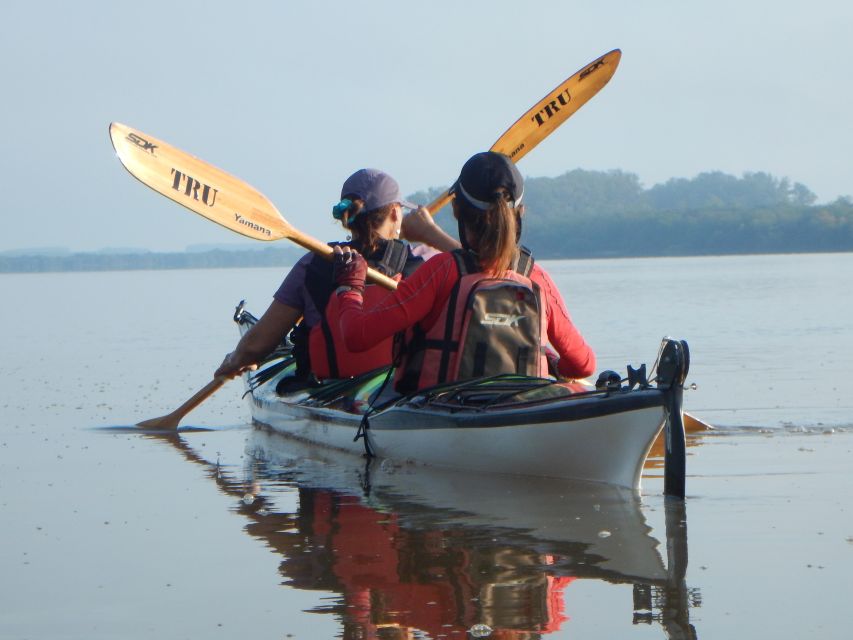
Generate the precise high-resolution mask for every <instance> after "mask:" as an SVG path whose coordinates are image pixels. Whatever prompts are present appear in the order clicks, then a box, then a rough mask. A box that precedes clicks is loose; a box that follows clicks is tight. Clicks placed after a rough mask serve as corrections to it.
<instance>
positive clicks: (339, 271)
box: [333, 245, 367, 293]
mask: <svg viewBox="0 0 853 640" xmlns="http://www.w3.org/2000/svg"><path fill="white" fill-rule="evenodd" d="M333 250H334V262H333V264H334V274H335V283H336V284H337V285H338V286H339V287H349V288H350V289H353V290H355V291H358V292H359V293H363V292H364V279H365V278H366V277H367V262H366V261H365V259H364V258H362V257H361V255H360V254H359V253H358V251H354V250H353V249H352V247H348V246H343V247H342V246H340V245H336V246H335V247H334V248H333Z"/></svg>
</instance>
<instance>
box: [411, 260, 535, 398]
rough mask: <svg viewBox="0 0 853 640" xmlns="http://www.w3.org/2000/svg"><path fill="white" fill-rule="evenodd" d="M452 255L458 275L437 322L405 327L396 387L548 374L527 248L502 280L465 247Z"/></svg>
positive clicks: (420, 386) (531, 261)
mask: <svg viewBox="0 0 853 640" xmlns="http://www.w3.org/2000/svg"><path fill="white" fill-rule="evenodd" d="M453 258H454V260H455V262H456V266H457V269H458V271H459V279H458V280H457V281H456V283H455V284H454V285H453V289H452V290H451V293H450V296H449V298H448V299H447V301H446V302H445V305H444V308H443V310H442V312H441V314H440V315H439V316H438V318H437V319H436V321H435V323H433V325H432V326H431V327H429V328H428V329H424V328H423V327H421V326H420V324H416V325H415V326H414V327H412V328H411V329H410V330H409V333H408V335H407V337H406V340H405V344H404V345H403V352H402V354H401V358H402V361H401V363H400V366H399V367H398V369H397V372H396V380H395V387H396V389H397V391H399V392H400V393H412V392H414V391H417V390H418V389H423V388H425V387H431V386H433V385H436V384H441V383H444V382H453V381H456V380H466V379H470V378H479V377H482V376H494V375H499V374H503V373H515V374H519V375H529V376H545V375H547V372H548V363H547V360H546V358H545V354H544V349H543V348H542V340H543V338H544V337H545V336H547V331H548V329H547V319H546V317H545V313H544V311H543V310H542V295H541V292H540V291H539V287H538V286H537V285H536V284H535V283H534V282H533V281H532V280H530V277H529V276H530V273H531V271H532V270H533V257H532V256H531V254H530V252H529V251H528V250H527V249H526V248H524V247H521V248H520V251H519V259H518V264H517V265H516V266H515V269H514V270H513V271H510V272H508V273H507V274H506V275H505V276H504V277H502V278H496V277H494V276H491V275H488V274H485V273H483V272H481V271H479V265H478V263H477V258H476V256H475V255H474V254H472V253H471V252H469V251H465V250H462V249H457V250H456V251H454V252H453Z"/></svg>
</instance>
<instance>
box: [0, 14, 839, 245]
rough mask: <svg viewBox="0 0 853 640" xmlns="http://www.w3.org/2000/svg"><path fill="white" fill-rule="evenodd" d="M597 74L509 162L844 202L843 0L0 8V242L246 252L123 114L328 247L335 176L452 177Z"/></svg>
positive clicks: (429, 182) (423, 184) (443, 180)
mask: <svg viewBox="0 0 853 640" xmlns="http://www.w3.org/2000/svg"><path fill="white" fill-rule="evenodd" d="M614 48H621V49H622V54H623V56H622V62H621V64H620V67H619V69H618V71H617V72H616V75H615V76H614V78H613V79H612V80H611V82H610V84H609V85H608V86H607V87H605V88H604V89H603V90H602V92H601V93H600V94H599V95H598V96H596V97H595V98H594V99H593V100H592V101H590V102H589V103H588V104H587V105H586V106H585V107H583V109H581V110H580V111H579V112H578V113H577V114H575V115H574V116H573V117H572V118H571V119H570V120H569V121H567V122H566V123H565V124H564V125H563V126H562V127H561V128H560V129H559V130H558V131H557V132H556V133H554V134H553V135H551V136H550V137H549V138H548V139H546V140H545V141H544V142H542V144H541V145H540V146H539V147H537V148H536V149H535V150H534V151H532V152H531V153H530V154H529V155H528V156H526V157H525V158H524V159H523V160H522V161H521V162H520V164H519V166H520V168H521V170H522V173H523V174H524V175H526V176H556V175H560V174H562V173H564V172H566V171H569V170H571V169H575V168H578V167H580V168H583V169H596V170H607V169H623V170H626V171H630V172H633V173H636V174H638V175H639V176H640V179H641V181H642V182H643V184H644V185H645V186H647V187H648V186H652V185H653V184H656V183H658V182H662V181H665V180H667V179H669V178H671V177H688V178H689V177H693V176H695V175H696V174H697V173H699V172H702V171H708V170H722V171H724V172H727V173H732V174H735V175H740V174H742V173H743V172H745V171H766V172H769V173H772V174H773V175H775V176H777V177H788V178H790V179H791V180H792V181H795V182H802V183H804V184H805V185H806V186H808V187H809V188H810V189H812V190H813V191H814V192H815V193H816V194H817V195H818V198H819V200H820V201H831V200H834V199H836V198H837V197H838V196H842V195H850V194H853V168H851V162H850V157H851V154H853V126H851V125H853V99H851V98H853V82H851V71H850V69H851V66H853V3H850V2H846V1H843V0H835V1H833V0H808V1H802V2H795V1H788V0H776V1H769V0H767V1H765V0H748V1H744V0H738V1H729V0H715V1H714V2H704V1H699V0H691V1H689V2H676V1H675V0H671V1H663V0H647V1H642V0H612V1H611V2H593V1H590V2H586V1H582V2H581V1H570V0H562V1H554V2H551V1H545V0H540V1H538V2H521V1H519V0H513V1H503V0H491V1H480V0H475V1H467V0H454V1H452V2H447V1H444V0H430V1H429V2H417V3H414V2H404V1H403V0H397V1H394V2H390V1H389V2H384V1H383V2H369V1H363V2H352V1H350V2H343V1H341V2H323V1H321V0H317V1H312V2H299V3H297V2H287V1H285V0H281V1H279V2H251V1H248V0H247V1H245V2H239V3H238V2H224V1H221V0H213V1H205V2H194V1H186V0H184V1H182V2H174V1H169V2H165V1H161V0H155V1H146V2H121V1H118V0H116V1H115V2H106V1H104V2H93V1H79V2H61V1H59V0H55V1H53V2H40V1H38V0H25V1H17V0H15V1H12V0H2V2H0V79H2V87H0V92H2V93H0V95H2V99H0V128H2V129H0V130H1V131H2V137H0V140H2V145H3V153H2V154H1V155H0V167H2V173H0V175H2V182H0V188H2V196H3V205H2V216H3V231H2V233H1V234H0V251H4V250H7V249H17V248H22V247H46V246H66V247H69V248H71V249H74V250H81V251H87V250H97V249H100V248H104V247H145V248H150V249H157V250H175V249H183V248H184V247H185V246H187V245H192V244H198V243H230V242H240V241H242V242H245V243H251V242H253V241H251V240H247V239H246V240H241V237H240V236H237V235H236V234H233V233H232V232H229V231H227V230H225V229H222V228H220V227H218V226H217V225H215V224H213V223H211V222H209V221H207V220H205V219H203V218H201V217H199V216H196V215H195V214H193V213H191V212H189V211H188V210H185V209H183V208H182V207H179V206H178V205H176V204H175V203H173V202H171V201H169V200H167V199H166V198H164V197H162V196H160V195H158V194H156V193H155V192H153V191H151V190H150V189H147V188H146V187H144V186H143V185H142V184H140V183H139V182H137V181H136V180H134V179H133V178H132V177H131V176H130V174H128V173H127V172H126V171H125V170H124V169H123V168H122V166H121V165H120V163H119V162H118V159H117V158H116V157H115V155H114V152H113V149H112V146H111V145H110V142H109V137H108V133H107V131H108V126H109V123H110V122H111V121H119V122H123V123H126V124H129V125H131V126H133V127H136V128H138V129H141V130H142V131H144V132H147V133H150V134H151V135H153V136H155V137H158V138H160V139H162V140H165V141H167V142H169V143H170V144H173V145H175V146H177V147H180V148H182V149H184V150H186V151H189V152H191V153H193V154H195V155H197V156H199V157H201V158H203V159H205V160H207V161H209V162H212V163H213V164H216V165H218V166H220V167H221V168H223V169H225V170H227V171H229V172H231V173H233V174H235V175H236V176H238V177H240V178H242V179H244V180H245V181H247V182H248V183H250V184H252V185H254V186H255V187H257V188H258V189H259V190H261V191H262V192H263V193H264V194H266V195H267V196H268V197H269V198H270V199H271V200H272V201H273V202H274V203H275V204H276V206H277V207H278V209H279V210H280V211H281V213H282V215H283V216H284V217H285V218H286V219H287V220H288V221H290V222H291V223H292V224H293V225H294V226H296V227H297V228H299V229H301V230H303V231H306V232H308V233H310V234H312V235H315V236H317V237H320V238H323V239H326V240H331V239H335V238H339V237H340V236H341V233H340V231H339V228H338V227H335V226H334V225H333V224H332V222H331V215H330V207H331V205H332V204H334V202H336V201H337V196H338V195H339V189H340V185H341V183H342V181H343V180H344V179H345V178H346V177H347V176H348V175H349V174H350V173H351V172H352V171H354V170H355V169H357V168H359V167H363V166H373V167H378V168H381V169H384V170H386V171H388V172H389V173H391V174H392V175H394V176H395V177H397V179H398V180H399V181H400V183H401V186H402V188H403V190H404V192H406V193H411V192H414V191H417V190H419V189H423V188H427V187H430V186H440V187H446V186H448V185H449V184H450V182H452V180H453V179H454V178H455V176H456V174H457V173H458V171H459V168H460V166H461V164H462V163H463V162H464V161H465V159H467V158H468V156H469V155H471V154H472V153H474V152H477V151H481V150H484V149H487V148H488V147H489V146H491V144H492V143H493V142H494V141H495V140H496V139H497V137H498V136H499V135H500V134H502V133H503V132H504V130H505V129H506V128H507V127H508V126H509V125H510V124H512V123H513V122H514V121H515V120H516V119H517V118H518V117H519V116H520V115H522V114H523V113H524V112H525V111H526V110H527V109H528V108H529V107H531V106H532V105H533V104H534V103H535V102H536V101H537V100H539V99H540V98H541V97H543V96H544V95H545V94H546V93H548V92H549V91H550V90H551V89H552V88H553V87H554V86H556V85H557V84H558V83H559V82H560V81H562V80H563V79H565V78H566V77H568V76H569V75H570V74H572V73H573V72H575V71H576V70H578V69H579V68H580V67H582V66H584V65H585V64H586V63H587V62H589V61H591V60H593V59H594V58H596V57H597V56H599V55H601V54H603V53H605V52H606V51H609V50H610V49H614Z"/></svg>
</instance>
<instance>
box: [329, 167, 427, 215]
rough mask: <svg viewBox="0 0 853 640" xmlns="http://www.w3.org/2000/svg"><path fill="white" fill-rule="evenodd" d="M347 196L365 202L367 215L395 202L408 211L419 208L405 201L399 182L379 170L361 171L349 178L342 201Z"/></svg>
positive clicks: (345, 183)
mask: <svg viewBox="0 0 853 640" xmlns="http://www.w3.org/2000/svg"><path fill="white" fill-rule="evenodd" d="M347 196H354V197H356V198H359V199H360V200H364V211H365V213H367V212H368V211H373V210H375V209H379V208H380V207H384V206H385V205H387V204H391V203H394V202H399V203H400V204H401V205H402V206H404V207H406V208H407V209H417V208H418V205H416V204H412V203H411V202H408V201H406V200H403V198H402V197H401V195H400V185H398V184H397V181H396V180H394V178H392V177H391V176H389V175H388V174H387V173H385V172H384V171H380V170H379V169H359V170H358V171H356V172H355V173H354V174H352V175H351V176H350V177H349V178H347V179H346V182H344V186H343V187H342V188H341V199H342V200H343V199H344V198H346V197H347Z"/></svg>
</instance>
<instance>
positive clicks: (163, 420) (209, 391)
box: [136, 376, 228, 429]
mask: <svg viewBox="0 0 853 640" xmlns="http://www.w3.org/2000/svg"><path fill="white" fill-rule="evenodd" d="M227 381H228V378H226V377H225V376H218V377H216V378H214V379H213V380H211V381H210V382H208V383H207V384H206V385H205V386H204V387H202V388H201V389H199V390H198V391H196V393H195V394H194V395H193V396H192V397H191V398H190V399H189V400H187V401H186V402H184V403H183V404H182V405H181V406H180V407H178V408H177V409H175V410H174V411H172V413H169V414H166V415H165V416H161V417H159V418H152V419H151V420H143V421H142V422H140V423H138V424H137V425H136V426H138V427H143V428H146V429H177V428H178V424H179V423H180V422H181V420H182V419H183V418H184V416H186V415H187V414H188V413H189V412H190V411H192V410H193V409H195V408H196V407H197V406H198V405H200V404H201V403H202V402H204V401H205V400H207V399H208V398H209V397H210V396H212V395H213V394H214V393H216V392H217V391H219V389H220V387H222V385H224V384H225V383H226V382H227Z"/></svg>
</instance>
